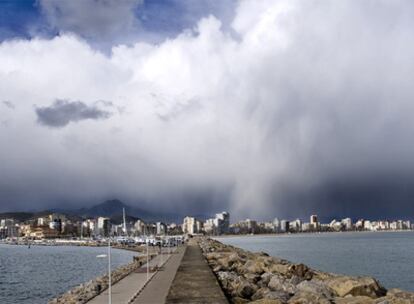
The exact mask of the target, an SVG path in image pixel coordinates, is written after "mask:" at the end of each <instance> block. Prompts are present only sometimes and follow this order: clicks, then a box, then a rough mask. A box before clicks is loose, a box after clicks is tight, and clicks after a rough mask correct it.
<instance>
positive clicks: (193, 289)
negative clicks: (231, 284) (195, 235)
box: [165, 239, 228, 304]
mask: <svg viewBox="0 0 414 304" xmlns="http://www.w3.org/2000/svg"><path fill="white" fill-rule="evenodd" d="M165 303H167V304H177V303H193V304H201V303H216V304H225V303H228V301H227V299H226V297H225V296H224V293H223V291H222V289H221V287H220V285H219V283H218V281H217V279H216V277H215V275H214V274H213V272H212V270H211V268H210V267H209V266H208V264H207V261H206V260H205V258H204V256H203V254H202V252H201V249H200V246H199V245H198V243H197V241H196V240H194V239H192V240H190V242H189V244H188V245H187V249H186V252H185V254H184V257H183V259H182V261H181V264H180V266H179V267H178V270H177V273H176V275H175V278H174V281H173V282H172V285H171V288H170V290H169V293H168V296H167V299H166V302H165Z"/></svg>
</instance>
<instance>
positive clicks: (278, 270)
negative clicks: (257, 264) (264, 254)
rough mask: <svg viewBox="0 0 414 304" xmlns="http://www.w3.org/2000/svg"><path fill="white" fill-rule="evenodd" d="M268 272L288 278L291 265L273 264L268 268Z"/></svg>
mask: <svg viewBox="0 0 414 304" xmlns="http://www.w3.org/2000/svg"><path fill="white" fill-rule="evenodd" d="M266 270H267V272H271V273H274V274H281V275H284V276H286V275H287V274H288V273H289V265H288V264H271V265H269V266H268V267H267V269H266Z"/></svg>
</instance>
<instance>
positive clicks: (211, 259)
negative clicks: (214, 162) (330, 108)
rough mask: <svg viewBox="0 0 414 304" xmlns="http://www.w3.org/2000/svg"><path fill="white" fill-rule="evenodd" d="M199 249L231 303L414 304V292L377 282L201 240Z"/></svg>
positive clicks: (214, 241)
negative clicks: (388, 288) (389, 287)
mask: <svg viewBox="0 0 414 304" xmlns="http://www.w3.org/2000/svg"><path fill="white" fill-rule="evenodd" d="M199 244H200V247H201V249H202V251H203V254H204V256H205V258H206V260H207V261H208V264H209V265H210V267H211V268H212V270H213V272H214V274H215V275H216V277H217V279H218V281H219V282H220V285H221V287H222V288H223V290H224V292H225V294H226V296H227V297H228V299H229V301H230V302H231V303H237V304H242V303H257V304H259V303H262V304H284V303H288V304H294V303H295V304H296V303H297V304H308V303H309V304H311V303H322V304H324V303H326V304H329V303H338V304H359V303H361V304H411V303H414V293H412V292H407V291H403V290H399V289H390V290H387V289H386V288H384V287H383V286H381V284H380V283H379V282H378V281H377V280H376V279H374V278H372V277H368V276H365V277H352V276H345V275H339V274H333V273H327V272H322V271H319V270H315V269H312V268H310V267H308V266H306V265H304V264H300V263H299V264H297V263H291V262H289V261H287V260H283V259H279V258H276V257H270V256H269V255H268V254H266V253H264V252H260V253H253V252H249V251H246V250H243V249H240V248H237V247H234V246H230V245H225V244H223V243H221V242H219V241H216V240H212V239H201V240H200V243H199Z"/></svg>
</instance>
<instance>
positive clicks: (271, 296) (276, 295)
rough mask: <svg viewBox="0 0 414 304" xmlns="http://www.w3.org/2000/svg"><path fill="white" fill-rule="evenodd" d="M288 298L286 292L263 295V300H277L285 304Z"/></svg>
mask: <svg viewBox="0 0 414 304" xmlns="http://www.w3.org/2000/svg"><path fill="white" fill-rule="evenodd" d="M289 298H290V294H289V293H287V292H286V291H281V290H278V291H270V292H268V293H266V294H265V295H264V299H270V300H279V301H282V302H283V303H286V302H287V301H288V300H289Z"/></svg>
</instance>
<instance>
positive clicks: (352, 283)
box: [326, 276, 386, 298]
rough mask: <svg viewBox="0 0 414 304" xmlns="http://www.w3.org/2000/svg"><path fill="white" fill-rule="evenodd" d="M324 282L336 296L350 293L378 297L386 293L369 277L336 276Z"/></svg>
mask: <svg viewBox="0 0 414 304" xmlns="http://www.w3.org/2000/svg"><path fill="white" fill-rule="evenodd" d="M326 284H327V286H328V287H329V288H330V289H331V290H332V291H333V292H334V294H336V295H337V296H338V297H345V296H346V295H351V296H367V297H370V298H378V297H380V296H384V295H385V293H386V290H385V289H384V288H383V287H382V286H380V285H379V284H378V282H377V281H376V280H375V279H373V278H371V277H358V278H356V277H347V276H337V277H335V278H333V279H330V280H328V281H326Z"/></svg>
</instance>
